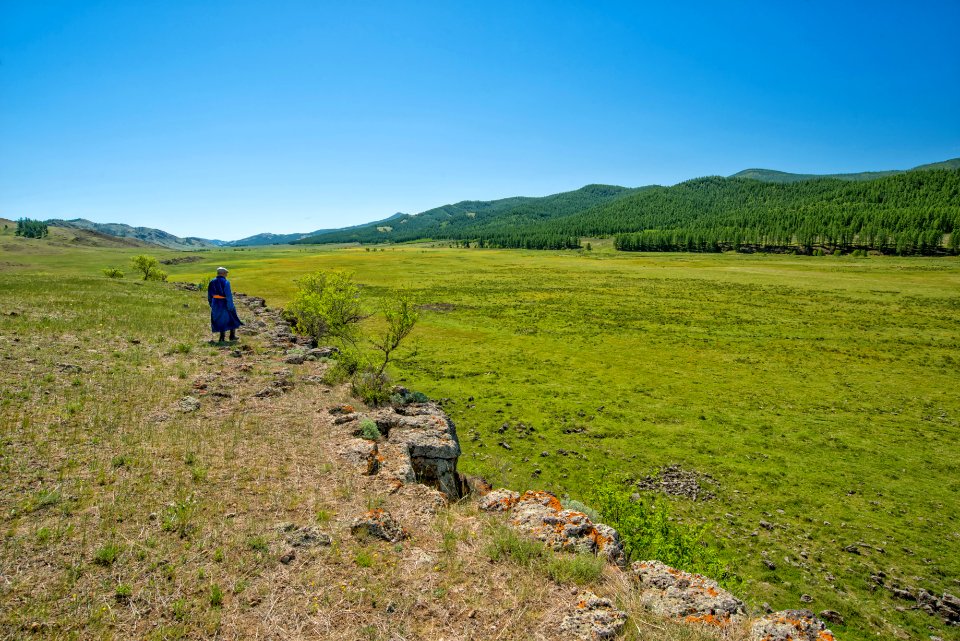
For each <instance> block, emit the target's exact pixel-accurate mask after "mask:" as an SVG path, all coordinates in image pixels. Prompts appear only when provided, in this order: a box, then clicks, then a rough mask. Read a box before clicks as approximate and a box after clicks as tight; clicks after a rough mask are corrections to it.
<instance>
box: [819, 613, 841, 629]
mask: <svg viewBox="0 0 960 641" xmlns="http://www.w3.org/2000/svg"><path fill="white" fill-rule="evenodd" d="M817 616H818V617H820V618H821V619H823V620H824V621H829V622H830V623H834V624H836V625H843V616H842V615H841V614H840V613H839V612H837V611H836V610H821V611H820V614H818V615H817Z"/></svg>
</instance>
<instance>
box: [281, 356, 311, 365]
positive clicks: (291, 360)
mask: <svg viewBox="0 0 960 641" xmlns="http://www.w3.org/2000/svg"><path fill="white" fill-rule="evenodd" d="M305 360H307V358H306V356H304V355H303V354H291V355H290V356H287V357H286V358H285V359H283V362H284V363H287V364H288V365H303V362H304V361H305Z"/></svg>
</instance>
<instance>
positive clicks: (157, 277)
mask: <svg viewBox="0 0 960 641" xmlns="http://www.w3.org/2000/svg"><path fill="white" fill-rule="evenodd" d="M144 280H154V281H159V282H162V283H165V282H167V272H165V271H163V270H162V269H154V270H153V271H151V272H150V273H149V274H148V275H147V277H146V278H145V279H144Z"/></svg>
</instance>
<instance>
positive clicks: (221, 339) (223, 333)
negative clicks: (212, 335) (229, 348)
mask: <svg viewBox="0 0 960 641" xmlns="http://www.w3.org/2000/svg"><path fill="white" fill-rule="evenodd" d="M225 334H226V332H220V340H219V342H221V343H222V342H223V337H224V335H225Z"/></svg>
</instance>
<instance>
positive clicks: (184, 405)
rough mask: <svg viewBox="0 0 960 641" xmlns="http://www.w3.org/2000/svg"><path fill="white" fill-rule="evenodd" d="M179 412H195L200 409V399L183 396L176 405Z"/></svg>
mask: <svg viewBox="0 0 960 641" xmlns="http://www.w3.org/2000/svg"><path fill="white" fill-rule="evenodd" d="M177 406H178V407H179V408H180V411H181V412H196V411H197V410H198V409H200V399H198V398H196V397H194V396H184V397H183V398H181V399H180V401H179V402H178V403H177Z"/></svg>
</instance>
